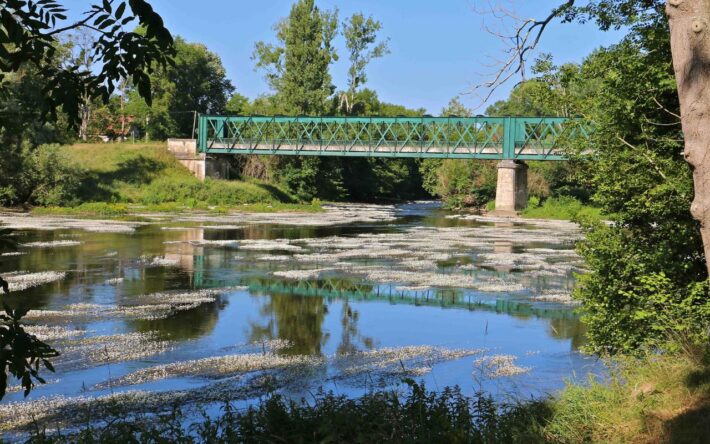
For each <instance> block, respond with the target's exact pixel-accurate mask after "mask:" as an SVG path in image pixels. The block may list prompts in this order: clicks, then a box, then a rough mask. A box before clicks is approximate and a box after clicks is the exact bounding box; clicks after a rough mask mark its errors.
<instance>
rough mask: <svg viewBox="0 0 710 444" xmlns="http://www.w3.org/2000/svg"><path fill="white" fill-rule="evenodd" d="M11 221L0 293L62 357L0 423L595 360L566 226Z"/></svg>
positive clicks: (341, 218) (572, 372)
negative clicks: (12, 240)
mask: <svg viewBox="0 0 710 444" xmlns="http://www.w3.org/2000/svg"><path fill="white" fill-rule="evenodd" d="M0 222H2V223H4V224H6V225H9V226H11V227H13V228H15V229H16V230H17V231H16V240H17V241H18V243H19V244H20V248H19V252H17V253H11V254H10V255H8V254H5V255H3V256H2V257H1V258H0V261H1V262H0V267H1V268H0V272H1V273H2V274H3V275H4V276H5V278H6V279H8V280H9V281H10V283H11V287H12V289H13V290H14V292H13V293H12V294H10V295H7V296H0V299H2V301H3V302H5V303H8V304H10V305H13V306H19V305H25V306H28V307H29V308H31V309H32V311H31V312H30V313H29V315H28V317H27V321H28V322H29V323H31V324H32V325H33V326H32V327H30V329H31V331H32V332H33V333H35V334H36V335H37V336H38V337H40V338H41V339H43V340H45V341H46V342H48V343H50V344H51V345H53V346H55V347H56V348H57V349H58V350H60V351H61V352H62V355H61V356H60V357H59V358H57V359H56V360H55V361H54V364H55V367H56V368H57V371H56V373H55V374H52V373H49V372H45V373H44V374H45V376H46V377H47V382H48V383H47V384H46V385H40V386H38V387H37V388H36V389H35V390H34V391H33V392H32V394H31V395H30V396H29V397H28V398H27V399H26V400H25V399H24V398H23V396H22V393H20V392H18V391H16V390H15V391H12V392H11V393H9V394H8V395H7V396H6V399H5V400H4V401H3V403H2V404H0V431H2V430H11V429H13V428H16V427H21V426H24V425H27V424H28V423H29V421H30V419H28V418H29V412H30V411H31V412H33V415H34V416H35V418H38V420H39V421H40V422H41V423H43V424H50V423H52V424H53V423H54V422H57V421H67V420H68V419H71V418H74V417H76V416H77V415H79V413H77V412H81V411H86V410H87V409H89V410H92V411H93V412H94V413H93V414H94V415H96V416H100V413H98V412H99V411H101V408H102V406H105V404H106V403H109V402H110V403H114V404H115V403H118V404H120V405H121V406H122V407H121V408H124V409H125V411H133V410H134V409H140V408H145V406H146V405H149V406H150V407H149V408H150V409H159V408H160V407H161V406H164V405H168V404H170V403H173V402H179V403H181V404H182V405H188V404H191V403H192V404H196V403H204V402H208V403H209V402H215V403H216V402H219V401H220V400H224V399H231V400H237V401H240V402H243V403H246V404H248V403H249V402H252V401H251V400H253V399H256V398H258V397H259V396H260V395H262V394H263V393H264V392H265V391H266V390H276V391H280V392H282V393H284V394H286V395H288V396H291V397H294V398H297V399H298V398H301V397H310V393H313V392H315V391H317V390H319V389H323V390H326V391H334V392H336V393H339V394H344V395H348V396H356V395H359V394H362V393H365V392H367V391H370V390H373V389H377V388H382V387H390V388H393V387H394V388H396V387H402V380H403V378H413V379H415V380H417V381H423V382H424V383H425V384H426V385H427V387H428V388H430V389H435V390H436V389H442V388H444V387H446V386H453V385H458V386H460V387H461V388H462V390H463V391H464V392H465V393H468V394H471V393H473V392H476V391H478V390H480V389H483V390H486V391H489V392H491V393H493V394H494V395H495V396H508V395H513V396H518V397H530V396H540V395H545V394H548V393H553V392H554V391H555V390H558V389H559V388H561V387H562V386H563V385H564V383H565V381H566V380H570V379H575V380H583V379H585V378H586V377H587V376H586V375H587V374H588V373H590V372H595V371H596V370H597V369H598V368H597V364H596V363H595V361H594V360H593V359H592V358H589V357H585V356H584V355H582V354H580V353H579V352H578V349H579V347H580V346H582V345H583V344H584V326H583V324H582V323H581V322H580V320H579V319H578V317H577V316H576V314H575V312H574V309H575V306H574V305H573V304H572V303H571V300H570V298H569V294H570V292H571V289H572V288H573V286H574V283H575V273H580V272H583V268H582V266H583V264H582V262H581V260H580V258H579V257H578V256H577V255H576V254H575V253H574V251H573V246H574V242H575V240H577V239H578V238H579V236H580V233H579V231H578V229H577V227H576V226H575V225H573V224H571V223H568V222H545V221H521V220H517V221H511V220H502V219H501V220H498V219H495V218H482V217H477V216H471V215H465V214H456V213H450V212H446V211H443V210H441V209H440V208H439V207H438V206H437V205H436V204H433V203H415V204H407V205H400V206H373V205H342V206H330V207H328V208H327V211H326V212H325V213H319V214H310V215H308V214H270V215H268V214H267V215H211V214H195V213H192V214H183V215H177V216H165V215H143V216H142V218H141V222H126V223H124V222H110V221H87V220H77V219H59V218H37V217H29V216H22V215H12V214H5V215H1V216H0ZM141 406H143V407H141ZM79 416H80V415H79Z"/></svg>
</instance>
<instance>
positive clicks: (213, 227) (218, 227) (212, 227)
mask: <svg viewBox="0 0 710 444" xmlns="http://www.w3.org/2000/svg"><path fill="white" fill-rule="evenodd" d="M244 227H246V225H202V226H200V228H202V229H205V230H241V229H243V228H244Z"/></svg>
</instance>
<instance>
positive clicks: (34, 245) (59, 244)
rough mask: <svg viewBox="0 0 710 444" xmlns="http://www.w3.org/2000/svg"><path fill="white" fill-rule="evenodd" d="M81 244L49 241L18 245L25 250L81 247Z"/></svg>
mask: <svg viewBox="0 0 710 444" xmlns="http://www.w3.org/2000/svg"><path fill="white" fill-rule="evenodd" d="M81 244H82V242H79V241H69V240H62V241H49V242H29V243H26V244H20V246H21V247H25V248H60V247H75V246H77V245H81Z"/></svg>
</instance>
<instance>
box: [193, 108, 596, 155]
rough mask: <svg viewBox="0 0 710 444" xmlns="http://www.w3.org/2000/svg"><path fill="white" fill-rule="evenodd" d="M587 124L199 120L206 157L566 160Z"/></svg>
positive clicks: (491, 120)
mask: <svg viewBox="0 0 710 444" xmlns="http://www.w3.org/2000/svg"><path fill="white" fill-rule="evenodd" d="M587 137H588V130H587V127H586V126H585V124H584V123H583V121H582V120H579V119H566V118H559V117H280V116H268V117H267V116H239V117H236V116H209V115H201V116H199V121H198V140H197V149H198V151H199V152H200V153H205V154H270V155H298V156H343V157H399V158H407V157H409V158H449V159H490V160H565V159H566V157H565V154H564V152H565V148H566V147H567V146H568V145H570V144H571V142H572V141H573V140H575V139H578V138H587Z"/></svg>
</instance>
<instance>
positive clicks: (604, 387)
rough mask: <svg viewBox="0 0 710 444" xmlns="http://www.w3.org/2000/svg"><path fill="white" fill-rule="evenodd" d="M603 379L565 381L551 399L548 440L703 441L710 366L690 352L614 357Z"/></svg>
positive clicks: (709, 415) (709, 425)
mask: <svg viewBox="0 0 710 444" xmlns="http://www.w3.org/2000/svg"><path fill="white" fill-rule="evenodd" d="M611 365H612V367H613V368H614V369H615V370H613V371H612V373H611V377H610V378H609V379H608V380H606V381H604V382H603V383H601V382H599V381H596V380H590V381H589V382H588V384H587V385H586V386H581V385H572V384H570V385H568V386H567V387H566V388H565V389H564V390H563V391H562V392H561V393H560V394H559V395H558V397H557V398H556V399H555V400H554V401H553V402H552V404H551V406H552V415H551V416H550V418H549V419H548V422H547V424H546V426H545V436H546V438H547V439H548V440H549V441H552V442H571V443H582V442H593V443H628V442H639V443H641V442H643V443H646V442H648V443H651V442H653V443H655V442H671V443H674V442H678V443H700V442H707V441H706V439H707V437H708V436H709V434H710V368H709V367H708V365H707V363H705V362H703V360H702V359H700V358H698V357H696V356H693V355H691V354H672V355H658V354H650V355H647V356H645V357H643V358H617V359H616V360H615V361H614V362H612V363H611Z"/></svg>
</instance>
